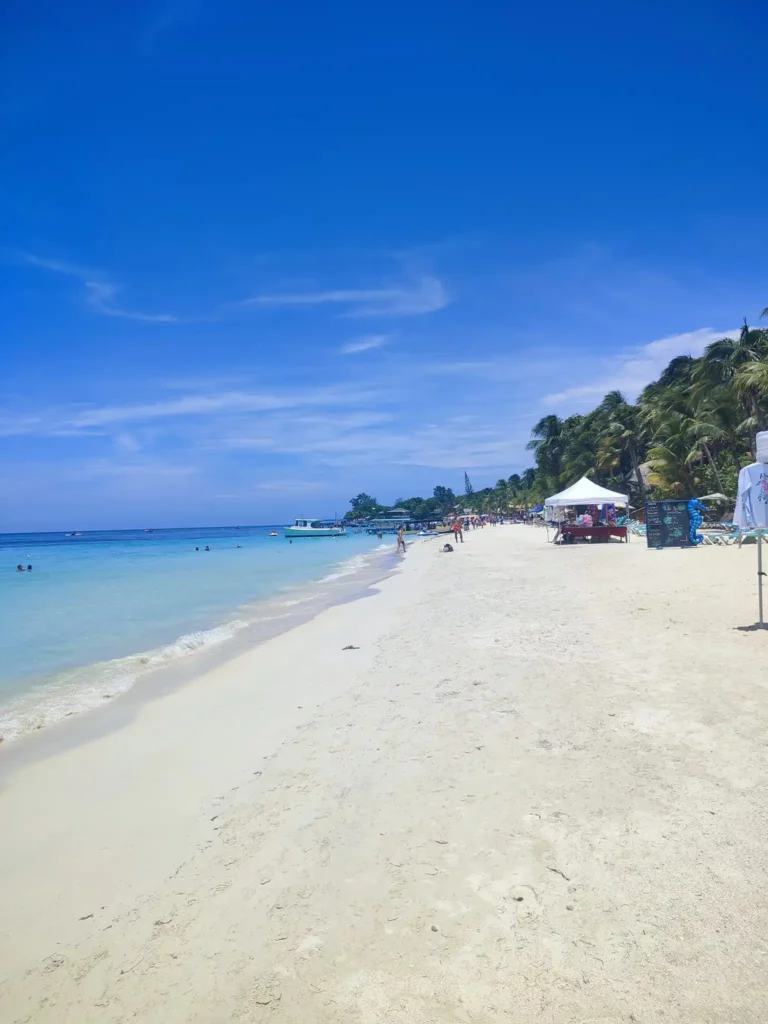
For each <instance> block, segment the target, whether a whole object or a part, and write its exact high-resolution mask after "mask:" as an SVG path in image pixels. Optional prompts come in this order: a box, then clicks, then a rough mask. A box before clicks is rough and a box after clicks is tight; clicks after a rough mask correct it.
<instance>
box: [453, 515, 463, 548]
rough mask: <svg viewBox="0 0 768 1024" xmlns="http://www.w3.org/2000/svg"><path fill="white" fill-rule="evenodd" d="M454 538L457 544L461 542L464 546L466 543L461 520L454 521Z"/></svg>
mask: <svg viewBox="0 0 768 1024" xmlns="http://www.w3.org/2000/svg"><path fill="white" fill-rule="evenodd" d="M453 536H454V538H455V540H456V543H457V544H458V543H459V541H461V543H462V544H463V543H464V531H463V530H462V528H461V520H460V519H459V518H456V519H454V521H453Z"/></svg>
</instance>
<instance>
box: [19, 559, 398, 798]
mask: <svg viewBox="0 0 768 1024" xmlns="http://www.w3.org/2000/svg"><path fill="white" fill-rule="evenodd" d="M395 565H396V559H395V557H394V554H393V552H392V550H391V548H390V546H389V545H386V547H385V546H384V545H380V546H379V547H376V548H371V549H370V550H368V551H366V552H358V553H356V554H354V555H352V556H350V557H347V558H341V559H339V561H338V562H336V563H333V565H332V566H331V567H330V571H329V572H327V573H326V574H325V575H324V576H322V577H319V578H317V579H309V580H306V581H305V582H303V583H299V584H289V585H287V586H285V587H281V588H280V589H278V590H276V591H274V592H273V593H271V594H268V595H266V596H263V597H258V598H255V599H254V600H252V601H248V602H246V603H244V604H240V605H237V606H235V607H233V608H232V609H231V610H230V611H228V612H226V613H224V615H222V616H221V617H220V619H219V621H217V622H216V623H215V624H213V625H210V626H207V627H201V628H198V629H195V630H193V631H191V632H189V633H184V634H181V635H179V636H176V637H175V638H174V639H173V640H171V641H168V642H167V643H165V644H163V645H161V646H159V647H155V648H152V649H149V650H143V651H139V652H136V653H132V654H128V655H125V656H122V657H118V658H114V659H109V660H106V661H99V662H96V663H93V664H88V665H81V666H77V667H75V668H70V669H62V670H61V671H59V672H57V673H56V674H55V676H52V677H50V678H49V679H47V680H44V681H43V682H41V683H40V684H37V685H32V686H30V687H29V688H25V689H21V690H20V692H19V693H17V694H14V695H13V696H11V697H9V698H8V699H7V700H5V701H4V703H3V704H2V705H0V722H2V723H4V724H3V725H2V726H0V737H2V739H0V785H1V784H2V779H3V777H4V775H5V773H6V769H5V760H6V758H5V755H6V754H7V752H8V751H10V750H13V751H16V750H17V749H18V747H19V745H20V744H24V745H27V744H30V743H32V744H35V743H36V742H37V741H40V740H41V739H42V736H45V737H49V736H50V735H51V734H52V732H53V731H54V730H56V731H58V732H61V731H66V730H68V729H70V727H71V726H73V725H74V721H75V720H76V721H79V720H80V719H81V718H82V716H84V715H85V716H93V715H96V716H104V712H105V711H107V710H108V709H109V708H110V707H120V708H121V709H122V710H124V708H125V705H127V704H129V703H130V701H131V695H134V696H135V691H137V690H140V691H141V699H151V697H152V693H150V692H149V690H150V689H151V688H154V689H153V692H157V693H158V694H162V693H165V692H168V691H169V690H170V689H173V688H175V687H177V686H180V685H183V684H184V683H185V682H188V681H190V680H191V679H194V678H195V677H196V676H198V675H200V674H201V673H202V672H205V671H209V670H210V669H212V668H214V667H216V666H218V665H220V664H223V663H224V662H226V661H228V660H231V659H232V658H234V657H236V656H237V655H238V654H240V653H243V652H244V651H245V650H250V649H251V648H253V647H254V646H256V645H258V644H260V643H263V642H264V641H266V640H268V639H271V638H272V637H274V636H277V635H278V634H279V633H281V632H285V631H286V630H290V629H292V628H294V626H296V625H300V624H301V623H302V622H305V621H307V619H309V618H312V617H313V616H314V615H317V614H318V613H319V612H320V611H322V610H323V609H324V608H325V607H330V606H331V605H333V604H336V603H344V602H346V601H349V600H355V599H356V598H357V597H358V596H362V595H364V594H365V592H366V591H367V590H368V589H369V587H370V586H371V585H372V584H373V583H375V582H377V581H378V580H379V579H382V578H384V577H386V575H387V574H388V573H389V572H390V571H391V570H392V568H393V567H394V566H395ZM67 677H75V679H76V682H73V683H71V684H70V685H66V682H65V681H67V682H68V678H67ZM64 701H69V703H68V704H64V703H63V702H64ZM107 701H108V702H109V703H108V704H107V703H105V702H107ZM115 717H118V718H119V717H121V716H120V715H116V716H115ZM122 718H123V719H125V714H123V715H122ZM85 732H86V733H87V732H88V730H85ZM38 734H42V736H40V735H38ZM75 742H76V741H75ZM38 745H44V744H38Z"/></svg>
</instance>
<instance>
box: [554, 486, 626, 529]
mask: <svg viewBox="0 0 768 1024" xmlns="http://www.w3.org/2000/svg"><path fill="white" fill-rule="evenodd" d="M616 505H623V506H624V507H625V508H626V509H629V497H628V496H627V495H626V494H619V493H618V491H609V490H608V488H607V487H601V486H600V484H596V483H595V482H594V481H593V480H590V479H589V477H586V476H583V477H582V478H581V480H577V481H576V483H575V484H571V486H570V487H566V489H565V490H564V491H560V492H559V493H557V494H553V495H552V496H551V497H549V498H547V499H546V500H545V502H544V507H545V509H546V519H547V522H548V523H553V525H555V526H556V527H557V532H556V534H555V538H554V539H555V541H556V542H557V541H560V542H563V543H571V542H573V541H574V540H576V539H577V538H582V539H584V540H590V541H595V540H597V541H603V540H605V541H608V540H610V539H611V537H618V538H619V540H624V541H626V540H627V539H628V536H627V528H626V526H618V525H617V524H616V522H615V517H612V516H611V515H610V513H609V510H610V509H613V508H615V506H616ZM579 507H581V508H585V509H587V510H588V509H590V508H593V509H596V510H597V516H595V515H593V514H591V513H589V512H588V511H587V512H586V513H584V514H583V515H582V516H581V517H580V519H581V521H579V520H578V519H577V521H576V522H567V521H565V515H564V512H565V509H567V508H570V509H577V508H579ZM555 520H559V521H558V522H556V521H555Z"/></svg>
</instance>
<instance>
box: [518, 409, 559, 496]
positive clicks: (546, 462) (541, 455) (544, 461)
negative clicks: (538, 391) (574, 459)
mask: <svg viewBox="0 0 768 1024" xmlns="http://www.w3.org/2000/svg"><path fill="white" fill-rule="evenodd" d="M562 433H563V421H562V420H561V419H560V417H559V416H551V415H550V416H544V417H543V418H542V419H540V420H539V422H538V423H537V424H536V425H535V426H534V428H533V430H532V431H531V440H530V441H529V442H528V444H527V446H526V447H527V448H528V450H529V451H532V452H535V453H536V463H537V465H538V468H539V469H540V470H541V471H542V473H544V474H545V475H546V476H548V477H551V478H552V479H553V480H554V482H555V483H557V482H558V481H559V478H560V474H561V472H562V464H563V438H562Z"/></svg>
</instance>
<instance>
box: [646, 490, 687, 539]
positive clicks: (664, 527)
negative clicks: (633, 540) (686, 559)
mask: <svg viewBox="0 0 768 1024" xmlns="http://www.w3.org/2000/svg"><path fill="white" fill-rule="evenodd" d="M645 526H646V538H647V541H648V547H649V548H689V547H692V546H693V543H692V541H691V532H690V528H691V518H690V512H689V511H688V501H687V499H686V500H684V501H649V502H647V503H646V506H645Z"/></svg>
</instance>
